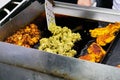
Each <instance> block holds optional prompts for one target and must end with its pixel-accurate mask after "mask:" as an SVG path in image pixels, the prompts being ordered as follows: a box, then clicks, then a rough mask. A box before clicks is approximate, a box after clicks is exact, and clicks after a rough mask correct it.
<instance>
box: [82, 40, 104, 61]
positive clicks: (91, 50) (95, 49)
mask: <svg viewBox="0 0 120 80" xmlns="http://www.w3.org/2000/svg"><path fill="white" fill-rule="evenodd" d="M87 52H88V54H87V55H84V56H80V59H84V60H88V61H92V62H100V60H101V59H102V58H103V57H104V56H105V54H106V51H105V50H104V49H103V48H102V47H101V46H100V45H98V44H97V43H95V42H93V43H92V44H91V45H90V46H89V47H88V49H87Z"/></svg>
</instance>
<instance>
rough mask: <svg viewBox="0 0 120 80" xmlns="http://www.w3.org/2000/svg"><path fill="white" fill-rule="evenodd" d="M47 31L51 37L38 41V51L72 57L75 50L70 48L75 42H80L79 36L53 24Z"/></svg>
mask: <svg viewBox="0 0 120 80" xmlns="http://www.w3.org/2000/svg"><path fill="white" fill-rule="evenodd" d="M49 30H50V31H51V33H52V34H53V35H52V36H51V37H49V38H42V39H40V46H39V47H38V49H39V50H44V51H47V52H50V53H54V54H59V55H63V56H68V57H73V56H74V55H75V54H76V50H74V49H72V47H73V46H74V43H75V42H76V41H79V40H81V36H80V34H79V33H73V32H72V31H71V30H70V29H68V28H67V27H63V28H61V26H56V25H55V24H51V25H50V26H49Z"/></svg>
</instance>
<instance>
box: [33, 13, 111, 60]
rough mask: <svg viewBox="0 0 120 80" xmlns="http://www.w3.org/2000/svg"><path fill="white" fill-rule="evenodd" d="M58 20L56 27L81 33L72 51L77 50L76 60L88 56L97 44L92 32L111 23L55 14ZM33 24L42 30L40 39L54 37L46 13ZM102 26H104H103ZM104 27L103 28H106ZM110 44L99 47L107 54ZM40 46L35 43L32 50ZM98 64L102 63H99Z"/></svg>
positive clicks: (38, 43)
mask: <svg viewBox="0 0 120 80" xmlns="http://www.w3.org/2000/svg"><path fill="white" fill-rule="evenodd" d="M55 18H56V25H57V26H61V27H64V26H66V27H68V28H69V29H70V30H71V31H72V32H73V33H79V34H80V35H81V40H80V41H76V42H75V43H74V46H73V47H72V49H74V50H76V53H77V54H76V55H74V57H75V58H79V57H80V56H83V55H86V53H87V48H88V47H89V46H90V45H91V44H92V43H93V42H95V40H96V38H93V37H91V34H90V32H89V31H90V30H93V29H95V28H98V27H99V24H103V25H104V26H105V25H108V24H109V22H100V21H95V20H90V19H83V18H78V17H73V16H67V15H61V14H55ZM31 23H34V24H35V25H37V26H38V28H39V30H40V37H41V39H42V38H49V37H50V36H52V33H51V32H50V31H49V30H48V28H47V21H46V16H45V13H42V14H41V15H40V16H39V17H38V18H37V19H35V20H34V21H32V22H31ZM103 25H102V26H103ZM104 26H103V27H104ZM111 44H112V43H110V44H107V45H106V46H103V47H101V46H98V47H101V48H103V49H104V50H105V51H106V52H107V51H108V49H109V47H110V45H111ZM39 46H40V42H39V41H38V42H37V43H35V44H34V45H33V46H32V48H35V49H38V47H39ZM98 62H101V60H100V61H98Z"/></svg>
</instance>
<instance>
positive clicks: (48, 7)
mask: <svg viewBox="0 0 120 80" xmlns="http://www.w3.org/2000/svg"><path fill="white" fill-rule="evenodd" d="M52 2H53V0H50V1H49V0H45V12H46V19H47V26H48V29H49V26H50V24H56V22H55V15H54V12H53V3H52Z"/></svg>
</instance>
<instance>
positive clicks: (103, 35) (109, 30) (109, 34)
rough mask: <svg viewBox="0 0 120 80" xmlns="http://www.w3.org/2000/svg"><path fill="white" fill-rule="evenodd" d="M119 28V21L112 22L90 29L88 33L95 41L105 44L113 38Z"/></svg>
mask: <svg viewBox="0 0 120 80" xmlns="http://www.w3.org/2000/svg"><path fill="white" fill-rule="evenodd" d="M119 30H120V23H118V22H116V23H114V24H109V25H108V26H106V27H103V28H95V29H93V30H90V31H89V32H90V34H91V36H92V37H94V38H96V42H97V43H98V44H99V45H101V46H105V45H106V44H107V43H110V42H111V41H113V40H114V38H115V33H116V32H118V31H119Z"/></svg>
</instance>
